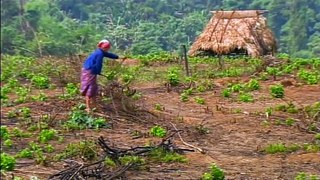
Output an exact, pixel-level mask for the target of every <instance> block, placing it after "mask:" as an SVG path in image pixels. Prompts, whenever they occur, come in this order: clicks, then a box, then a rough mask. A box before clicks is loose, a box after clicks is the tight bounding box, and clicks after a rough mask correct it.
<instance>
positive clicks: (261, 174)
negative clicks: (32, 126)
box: [1, 78, 320, 179]
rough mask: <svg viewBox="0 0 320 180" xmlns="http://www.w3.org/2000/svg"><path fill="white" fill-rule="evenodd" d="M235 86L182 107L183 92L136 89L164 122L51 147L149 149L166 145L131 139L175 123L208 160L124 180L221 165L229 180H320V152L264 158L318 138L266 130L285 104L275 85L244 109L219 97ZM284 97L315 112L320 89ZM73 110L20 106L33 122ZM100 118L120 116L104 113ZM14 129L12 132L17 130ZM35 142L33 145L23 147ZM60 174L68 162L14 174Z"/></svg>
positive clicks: (293, 130)
mask: <svg viewBox="0 0 320 180" xmlns="http://www.w3.org/2000/svg"><path fill="white" fill-rule="evenodd" d="M237 79H238V80H239V78H224V79H219V80H217V81H215V82H214V84H215V87H214V89H213V90H210V91H206V92H204V93H196V94H194V95H192V96H191V97H190V101H189V102H181V101H180V98H179V97H180V94H179V93H177V91H175V90H174V89H173V90H172V91H170V92H167V91H166V87H165V86H164V85H161V84H151V83H148V84H139V85H136V86H135V88H136V89H137V90H138V91H139V92H141V93H142V95H143V98H142V100H141V102H140V106H142V105H143V107H144V108H146V109H149V110H150V111H152V112H153V113H155V114H157V115H158V118H156V119H154V118H153V119H152V118H150V119H149V120H148V119H146V118H144V119H142V120H141V121H138V120H128V119H123V120H121V121H115V120H111V121H112V123H113V128H112V129H102V130H101V131H94V130H84V131H81V132H77V133H66V134H64V135H65V142H64V144H59V143H57V142H53V144H55V145H56V151H57V152H59V151H61V150H62V149H63V148H64V147H65V145H66V144H67V143H69V142H75V141H80V140H83V139H97V137H99V136H104V137H105V138H107V139H109V140H110V141H112V142H113V143H115V144H116V146H119V147H132V146H138V145H144V144H145V143H147V142H148V141H149V140H150V139H151V140H152V141H155V142H157V141H160V140H161V139H156V138H148V137H146V138H139V139H133V138H132V135H131V133H132V132H133V131H135V130H139V131H141V132H144V133H147V132H148V130H149V129H150V128H151V127H152V126H154V125H155V124H160V125H162V126H164V127H167V128H168V129H173V128H172V126H171V124H170V123H174V124H175V125H176V126H177V128H178V129H182V130H184V132H183V133H182V137H183V139H184V140H185V141H186V142H188V143H190V144H192V145H194V146H197V147H199V148H202V149H204V150H205V153H204V154H202V153H200V152H191V153H187V154H186V157H187V158H188V162H187V163H172V164H165V163H163V164H151V165H149V166H150V169H149V170H141V171H129V172H126V175H127V177H128V179H199V178H200V177H201V175H202V174H203V173H204V172H206V171H208V167H209V166H210V164H212V163H216V164H217V165H218V166H219V167H221V168H222V169H223V170H224V171H225V173H226V179H294V177H295V176H296V174H297V173H298V172H306V173H309V174H315V175H320V173H319V172H320V153H319V152H317V153H307V152H305V151H303V150H299V151H297V152H293V153H284V154H266V153H264V152H263V151H262V150H263V148H264V147H265V146H266V145H268V144H271V143H277V142H284V143H287V144H294V143H297V144H303V143H310V142H312V141H313V138H314V134H312V133H308V132H306V131H305V130H303V129H301V128H300V126H299V125H295V126H284V125H282V126H279V125H274V124H270V125H269V126H263V125H262V121H263V120H266V116H265V114H264V112H265V109H266V108H267V107H274V106H275V105H276V104H279V103H284V101H283V100H279V99H274V98H272V97H271V96H270V94H269V92H268V86H269V85H270V84H275V83H277V82H274V81H266V82H262V83H261V86H262V89H261V90H259V91H258V92H253V93H254V98H255V100H256V101H255V102H254V103H239V102H236V101H231V100H230V99H225V98H223V97H222V96H221V91H222V89H223V88H224V87H225V85H226V84H227V82H228V81H235V80H237ZM247 79H249V78H243V79H241V80H242V81H246V80H247ZM292 81H294V80H292ZM279 82H280V81H279ZM53 94H55V93H53ZM285 95H286V98H285V101H290V100H294V102H295V103H297V105H298V107H299V106H303V105H309V104H312V103H314V102H316V101H320V86H319V85H314V86H307V85H304V86H298V85H296V82H294V83H293V85H290V86H287V87H286V88H285ZM195 96H200V97H203V98H204V99H205V105H200V104H197V103H196V102H195V101H194V97H195ZM81 101H83V100H81ZM75 103H76V102H69V101H62V100H50V101H49V102H45V103H43V102H42V103H40V102H37V103H36V102H33V103H26V104H22V105H19V106H21V107H22V106H26V107H30V108H31V109H32V114H33V115H40V114H43V113H48V112H53V111H54V112H56V113H58V114H59V118H57V120H58V119H60V118H61V119H63V117H64V116H66V114H67V113H68V112H69V111H70V110H71V107H72V105H74V104H75ZM155 104H161V105H162V106H163V107H164V111H157V110H155V109H154V105H155ZM12 109H13V107H5V108H2V109H1V114H2V117H3V123H4V124H10V123H9V120H7V119H6V115H7V112H8V111H10V110H12ZM235 109H241V112H238V113H235V112H234V110H235ZM99 113H100V114H108V115H113V116H114V115H115V114H114V113H113V114H112V113H110V112H103V111H101V110H100V111H99ZM276 115H277V114H276ZM278 115H279V116H281V117H291V116H292V117H294V118H299V117H295V116H297V115H289V114H279V113H278ZM201 123H203V124H204V127H205V128H208V130H209V133H208V134H201V133H200V132H199V131H198V130H197V128H196V127H197V126H199V125H200V124H201ZM9 126H10V127H14V124H12V125H9ZM31 140H35V139H34V137H33V138H28V139H27V140H23V141H25V142H26V141H31ZM175 142H176V143H177V144H178V145H179V146H181V147H185V146H184V145H183V144H182V143H181V141H180V140H179V138H178V137H176V139H175ZM22 144H25V143H22V142H21V144H18V145H16V147H21V146H23V145H22ZM188 148H189V147H188ZM16 150H17V149H16ZM62 168H63V163H62V162H57V163H51V164H50V165H49V166H47V167H44V166H39V165H35V163H34V162H33V161H32V160H27V161H26V160H20V161H18V165H17V167H16V170H15V171H13V173H14V174H15V175H18V176H23V177H30V176H32V175H35V176H38V177H42V178H47V177H49V175H50V174H53V173H54V172H57V171H59V170H62Z"/></svg>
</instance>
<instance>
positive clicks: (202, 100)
mask: <svg viewBox="0 0 320 180" xmlns="http://www.w3.org/2000/svg"><path fill="white" fill-rule="evenodd" d="M194 100H195V101H196V103H198V104H205V100H204V99H203V98H202V97H195V98H194Z"/></svg>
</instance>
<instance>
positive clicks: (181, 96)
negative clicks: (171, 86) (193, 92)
mask: <svg viewBox="0 0 320 180" xmlns="http://www.w3.org/2000/svg"><path fill="white" fill-rule="evenodd" d="M180 100H181V101H182V102H187V101H189V96H188V95H187V94H186V93H181V95H180Z"/></svg>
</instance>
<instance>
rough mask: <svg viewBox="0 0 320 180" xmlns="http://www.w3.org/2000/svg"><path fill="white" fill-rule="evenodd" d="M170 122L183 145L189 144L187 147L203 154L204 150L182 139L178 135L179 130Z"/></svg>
mask: <svg viewBox="0 0 320 180" xmlns="http://www.w3.org/2000/svg"><path fill="white" fill-rule="evenodd" d="M170 124H171V125H172V126H173V128H174V129H175V130H176V131H177V133H178V136H179V138H180V140H181V142H182V143H183V144H184V145H186V146H189V147H192V148H194V149H196V150H198V151H199V152H201V153H203V154H204V153H205V152H204V150H202V149H201V148H198V147H196V146H193V145H191V144H189V143H187V142H185V141H184V140H183V139H182V137H181V135H180V132H179V130H178V129H177V127H176V126H175V125H174V124H173V123H171V122H170Z"/></svg>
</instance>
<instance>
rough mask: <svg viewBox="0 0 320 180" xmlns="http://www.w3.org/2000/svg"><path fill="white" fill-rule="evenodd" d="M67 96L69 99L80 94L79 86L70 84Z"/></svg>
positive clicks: (67, 88)
mask: <svg viewBox="0 0 320 180" xmlns="http://www.w3.org/2000/svg"><path fill="white" fill-rule="evenodd" d="M66 91H67V95H66V96H68V97H73V96H76V95H78V94H79V93H80V90H79V87H78V85H76V84H74V83H68V84H67V87H66Z"/></svg>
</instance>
